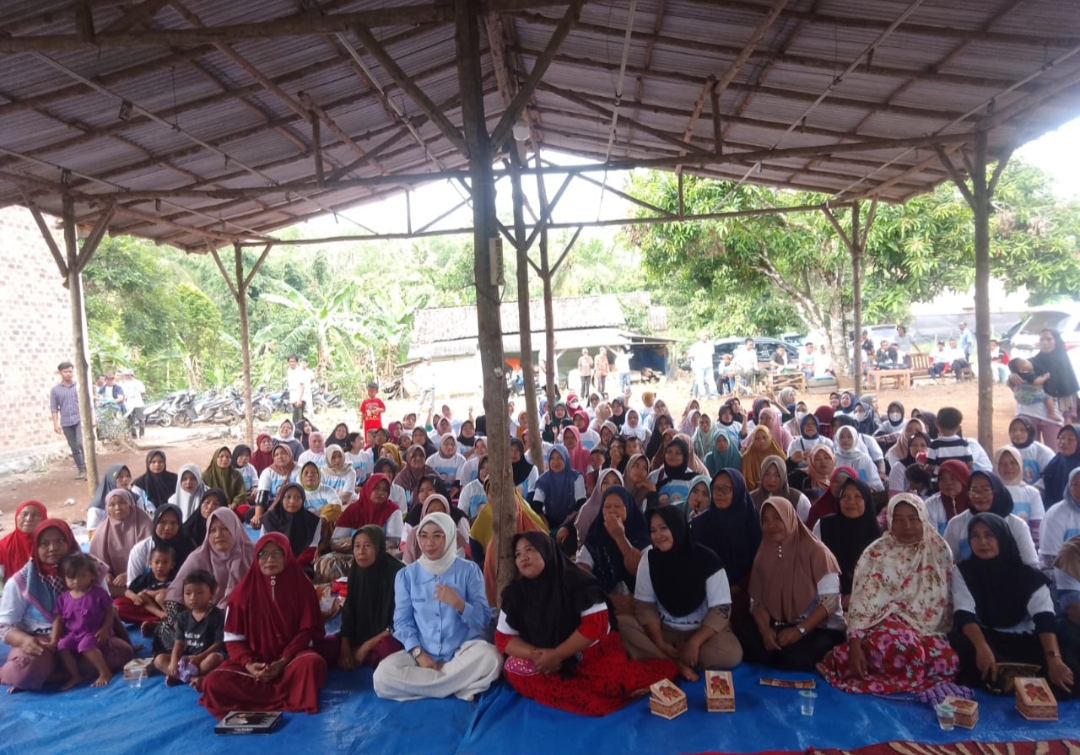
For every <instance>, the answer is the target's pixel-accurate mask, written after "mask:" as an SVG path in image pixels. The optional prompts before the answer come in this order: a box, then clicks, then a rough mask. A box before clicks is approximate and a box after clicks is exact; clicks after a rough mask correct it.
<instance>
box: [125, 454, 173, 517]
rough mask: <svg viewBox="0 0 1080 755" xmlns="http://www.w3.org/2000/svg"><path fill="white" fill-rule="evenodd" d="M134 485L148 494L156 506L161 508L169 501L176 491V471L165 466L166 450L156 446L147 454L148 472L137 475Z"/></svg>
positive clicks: (147, 496) (149, 499)
mask: <svg viewBox="0 0 1080 755" xmlns="http://www.w3.org/2000/svg"><path fill="white" fill-rule="evenodd" d="M132 485H134V486H135V487H137V488H139V490H141V491H142V492H143V493H145V494H146V500H148V501H149V502H150V503H151V504H152V505H153V506H154V508H160V507H162V506H164V505H166V504H167V503H168V502H169V496H171V495H172V494H173V493H175V492H176V472H170V471H168V470H167V469H166V468H165V452H164V451H162V450H161V449H160V448H156V449H154V450H153V451H151V452H150V453H148V454H147V455H146V473H145V474H144V475H142V476H141V477H136V478H135V480H134V481H133V482H132Z"/></svg>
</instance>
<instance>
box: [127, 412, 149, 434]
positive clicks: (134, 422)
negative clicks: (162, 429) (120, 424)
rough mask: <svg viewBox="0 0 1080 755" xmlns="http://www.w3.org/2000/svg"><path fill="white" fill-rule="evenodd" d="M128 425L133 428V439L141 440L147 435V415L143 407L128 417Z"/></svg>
mask: <svg viewBox="0 0 1080 755" xmlns="http://www.w3.org/2000/svg"><path fill="white" fill-rule="evenodd" d="M128 424H129V425H130V426H131V437H132V438H141V437H143V436H144V435H146V415H145V414H144V413H143V408H142V407H141V406H139V407H136V408H134V409H132V410H131V414H130V415H128Z"/></svg>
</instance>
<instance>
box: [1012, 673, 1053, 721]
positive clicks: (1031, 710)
mask: <svg viewBox="0 0 1080 755" xmlns="http://www.w3.org/2000/svg"><path fill="white" fill-rule="evenodd" d="M1014 684H1015V685H1016V709H1017V710H1018V711H1020V715H1022V716H1023V717H1024V718H1026V719H1027V720H1029V721H1057V720H1058V708H1057V700H1056V699H1054V693H1053V692H1051V691H1050V685H1049V684H1047V683H1046V680H1045V679H1040V678H1039V677H1036V676H1018V677H1016V680H1015V682H1014Z"/></svg>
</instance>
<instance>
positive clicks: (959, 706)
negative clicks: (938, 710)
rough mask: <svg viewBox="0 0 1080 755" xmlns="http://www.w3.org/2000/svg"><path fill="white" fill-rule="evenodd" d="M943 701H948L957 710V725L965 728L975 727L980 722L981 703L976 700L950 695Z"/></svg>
mask: <svg viewBox="0 0 1080 755" xmlns="http://www.w3.org/2000/svg"><path fill="white" fill-rule="evenodd" d="M942 702H944V703H947V704H949V705H951V706H952V707H953V710H955V711H956V725H957V726H960V727H962V728H964V729H974V728H975V724H977V723H979V704H978V703H977V702H975V701H974V700H965V699H964V698H962V697H954V696H952V695H950V696H949V697H946V698H945V699H944V700H942Z"/></svg>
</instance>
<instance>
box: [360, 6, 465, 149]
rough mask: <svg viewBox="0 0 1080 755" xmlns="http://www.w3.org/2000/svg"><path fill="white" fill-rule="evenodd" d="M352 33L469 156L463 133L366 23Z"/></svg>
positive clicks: (446, 135) (425, 112) (440, 128)
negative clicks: (406, 71) (399, 63)
mask: <svg viewBox="0 0 1080 755" xmlns="http://www.w3.org/2000/svg"><path fill="white" fill-rule="evenodd" d="M352 32H353V34H354V35H355V36H356V38H357V39H358V40H360V44H362V45H363V46H364V48H365V49H366V50H367V51H368V54H370V55H371V57H373V58H375V60H377V61H378V63H379V65H380V66H382V68H383V70H384V71H385V72H386V75H387V76H389V77H390V80H391V81H393V82H394V83H395V84H397V85H398V86H399V87H401V89H402V90H403V91H404V92H405V93H406V94H407V95H409V98H410V99H411V100H412V101H413V103H415V104H416V106H417V107H418V108H420V110H421V111H422V112H423V113H424V115H426V116H427V117H428V119H429V120H431V122H432V123H434V124H435V125H436V126H438V127H439V130H440V131H442V133H443V136H445V137H446V138H447V140H448V141H449V142H450V143H451V144H453V145H454V146H455V147H457V149H458V151H459V152H461V154H463V155H468V154H469V147H468V145H467V144H466V143H465V137H464V136H462V135H461V131H460V130H459V129H458V127H457V126H455V125H454V124H453V123H451V122H450V119H449V118H447V117H446V115H444V114H443V113H442V112H441V111H440V110H439V109H438V108H437V107H436V106H435V103H434V102H432V101H431V98H430V97H428V96H427V94H426V93H425V92H424V90H422V89H421V88H420V87H419V86H417V85H416V81H415V80H414V79H413V78H412V77H410V76H409V75H408V74H407V73H405V71H404V70H403V69H402V68H401V66H400V65H398V63H397V61H396V60H394V58H393V56H392V55H391V54H390V53H389V52H388V51H387V50H386V48H385V47H383V46H382V44H381V43H380V42H379V40H377V39H376V38H375V35H374V34H372V33H371V29H370V28H368V26H367V25H365V24H364V23H356V24H353V26H352Z"/></svg>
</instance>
